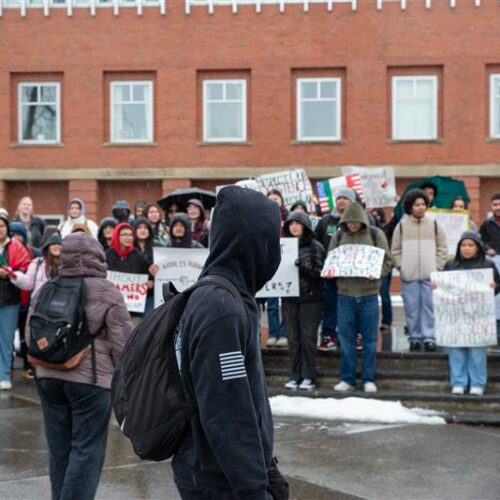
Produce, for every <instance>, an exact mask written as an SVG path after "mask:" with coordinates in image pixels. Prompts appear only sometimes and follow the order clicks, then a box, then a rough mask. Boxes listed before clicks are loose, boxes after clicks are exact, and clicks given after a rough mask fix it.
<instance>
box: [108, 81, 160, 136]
mask: <svg viewBox="0 0 500 500" xmlns="http://www.w3.org/2000/svg"><path fill="white" fill-rule="evenodd" d="M118 85H130V86H131V87H133V86H134V85H146V86H147V87H148V88H149V97H150V99H149V103H148V108H149V123H147V124H146V127H147V130H148V131H149V134H148V137H146V138H145V139H121V138H117V137H115V127H114V123H115V110H114V108H115V100H114V94H115V88H116V87H117V86H118ZM132 94H133V93H132V92H131V95H132ZM153 99H154V95H153V82H152V81H151V80H114V81H112V82H110V87H109V104H110V112H109V140H110V142H111V143H112V144H151V143H153V137H154V130H153V127H154V117H153ZM133 103H134V101H130V102H128V103H122V104H133Z"/></svg>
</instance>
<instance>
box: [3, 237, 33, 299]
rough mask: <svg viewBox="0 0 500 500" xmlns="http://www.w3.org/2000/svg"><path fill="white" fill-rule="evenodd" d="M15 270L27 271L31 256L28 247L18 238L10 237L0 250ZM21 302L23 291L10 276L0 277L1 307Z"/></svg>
mask: <svg viewBox="0 0 500 500" xmlns="http://www.w3.org/2000/svg"><path fill="white" fill-rule="evenodd" d="M0 253H1V254H2V255H3V258H4V259H5V260H6V261H7V262H8V264H9V267H10V268H11V269H12V270H13V271H23V272H24V271H26V269H27V268H28V266H29V263H30V258H29V255H28V251H27V250H26V247H25V246H24V245H23V244H22V243H21V242H20V241H18V240H16V239H10V240H9V241H8V242H7V244H6V245H5V246H4V247H3V251H0ZM20 302H21V291H20V290H19V288H17V287H16V286H15V285H13V284H12V282H11V281H10V279H9V278H0V307H1V306H13V305H16V304H19V303H20Z"/></svg>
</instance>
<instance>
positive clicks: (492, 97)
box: [490, 73, 500, 139]
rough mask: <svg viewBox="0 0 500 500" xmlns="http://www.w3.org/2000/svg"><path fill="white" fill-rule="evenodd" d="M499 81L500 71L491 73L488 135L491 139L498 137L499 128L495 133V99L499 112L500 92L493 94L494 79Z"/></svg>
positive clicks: (499, 137) (499, 134) (499, 135)
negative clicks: (497, 101) (497, 102)
mask: <svg viewBox="0 0 500 500" xmlns="http://www.w3.org/2000/svg"><path fill="white" fill-rule="evenodd" d="M496 80H498V81H499V82H500V73H492V74H491V75H490V137H491V138H492V139H500V130H498V131H497V133H495V126H494V123H495V121H496V120H495V118H496V117H495V99H498V100H499V112H500V94H498V95H497V96H495V81H496Z"/></svg>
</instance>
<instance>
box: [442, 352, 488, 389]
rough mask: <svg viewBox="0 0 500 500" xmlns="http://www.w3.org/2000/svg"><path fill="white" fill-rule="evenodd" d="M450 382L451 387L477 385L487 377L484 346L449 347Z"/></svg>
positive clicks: (480, 385)
mask: <svg viewBox="0 0 500 500" xmlns="http://www.w3.org/2000/svg"><path fill="white" fill-rule="evenodd" d="M448 360H449V362H450V383H451V385H452V386H453V387H455V386H459V387H467V386H468V385H469V382H470V386H471V387H479V388H481V389H483V390H484V388H485V387H486V381H487V378H488V369H487V359H486V347H449V348H448Z"/></svg>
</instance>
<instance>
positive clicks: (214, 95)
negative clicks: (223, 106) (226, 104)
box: [206, 83, 223, 100]
mask: <svg viewBox="0 0 500 500" xmlns="http://www.w3.org/2000/svg"><path fill="white" fill-rule="evenodd" d="M206 85H207V98H208V99H210V100H222V88H223V84H222V83H207V84H206Z"/></svg>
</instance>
